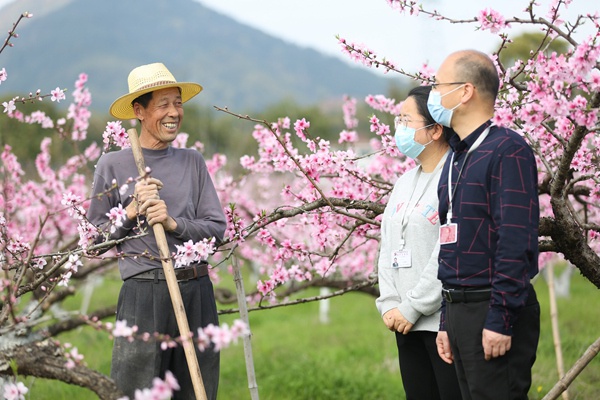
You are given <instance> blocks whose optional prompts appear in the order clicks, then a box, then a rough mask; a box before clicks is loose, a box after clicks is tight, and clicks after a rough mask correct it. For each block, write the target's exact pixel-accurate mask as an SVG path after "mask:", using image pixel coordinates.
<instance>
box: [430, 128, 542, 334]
mask: <svg viewBox="0 0 600 400" xmlns="http://www.w3.org/2000/svg"><path fill="white" fill-rule="evenodd" d="M490 125H491V122H490V121H488V122H486V123H485V124H483V125H482V126H480V127H479V128H477V129H476V130H475V131H474V132H473V133H471V134H470V135H469V136H467V137H466V138H465V140H462V141H461V140H460V138H459V137H458V135H454V136H453V137H452V138H451V139H450V146H451V147H452V150H453V151H454V160H453V165H450V163H451V157H448V159H447V161H446V164H445V165H444V169H443V171H442V174H441V177H440V182H439V187H438V196H439V199H440V202H439V214H440V223H441V224H442V225H443V224H445V223H446V214H447V212H448V168H449V167H451V168H453V170H452V187H453V189H454V188H455V192H454V196H453V204H452V213H453V218H452V221H451V222H454V223H457V225H458V240H457V242H456V243H453V244H445V245H442V246H441V247H440V254H439V262H440V264H439V270H438V278H439V279H440V280H441V281H442V283H443V284H444V285H447V286H452V287H465V288H490V287H491V289H492V297H491V300H490V309H489V311H488V316H487V320H486V323H485V328H486V329H489V330H492V331H494V332H498V333H502V334H505V335H511V334H512V326H513V323H514V322H515V317H516V314H517V313H518V311H519V309H520V308H522V307H523V306H524V305H525V302H526V301H527V296H528V289H529V285H530V279H531V278H533V277H534V276H535V275H536V274H537V273H538V225H539V204H538V185H537V167H536V161H535V157H534V155H533V151H532V150H531V148H530V147H529V145H528V144H527V143H526V142H525V140H524V139H523V138H522V137H521V136H520V135H519V134H517V133H516V132H514V131H512V130H510V129H508V128H503V127H498V126H491V128H490V132H489V134H488V136H487V137H486V138H485V140H484V141H483V142H482V143H481V145H480V146H479V147H478V148H477V149H476V150H474V151H473V152H471V154H469V156H468V157H466V155H467V151H468V150H469V148H470V147H471V146H472V145H473V143H474V142H475V141H476V140H477V138H478V137H479V136H480V135H481V134H482V133H483V131H484V130H485V129H486V128H487V127H488V126H490ZM465 157H466V163H467V164H466V165H465V166H464V168H462V175H461V177H460V179H459V178H458V174H459V171H460V170H461V167H462V165H463V163H464V162H465ZM457 179H458V185H457V184H456V182H457ZM444 311H445V304H442V319H441V323H440V329H441V330H445V320H444V315H445V313H444Z"/></svg>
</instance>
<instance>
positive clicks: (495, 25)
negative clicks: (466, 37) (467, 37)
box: [477, 8, 508, 33]
mask: <svg viewBox="0 0 600 400" xmlns="http://www.w3.org/2000/svg"><path fill="white" fill-rule="evenodd" d="M477 20H478V21H479V23H481V29H483V30H488V29H489V30H490V31H491V32H492V33H498V32H499V31H500V30H502V29H504V28H506V27H507V26H508V25H507V24H506V22H505V20H504V17H503V16H502V15H501V14H500V13H499V12H497V11H494V10H492V9H491V8H486V9H484V10H481V11H479V14H478V15H477Z"/></svg>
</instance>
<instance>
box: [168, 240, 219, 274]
mask: <svg viewBox="0 0 600 400" xmlns="http://www.w3.org/2000/svg"><path fill="white" fill-rule="evenodd" d="M214 245H215V238H211V239H202V241H200V242H197V243H194V242H193V241H192V240H188V241H187V242H185V243H184V244H183V245H181V246H178V245H175V247H176V248H177V253H176V254H174V255H173V259H174V260H175V268H179V267H185V266H188V265H190V264H192V263H195V262H200V261H204V260H206V259H207V258H208V257H209V256H210V255H212V254H213V253H214V251H215V247H214Z"/></svg>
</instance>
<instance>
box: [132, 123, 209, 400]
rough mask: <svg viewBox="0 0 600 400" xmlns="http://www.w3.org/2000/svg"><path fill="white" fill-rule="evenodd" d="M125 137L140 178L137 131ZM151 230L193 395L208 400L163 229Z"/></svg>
mask: <svg viewBox="0 0 600 400" xmlns="http://www.w3.org/2000/svg"><path fill="white" fill-rule="evenodd" d="M127 135H128V136H129V143H131V149H132V150H133V157H134V159H135V164H136V166H137V169H138V172H139V174H140V176H144V175H145V174H146V165H145V162H144V155H143V153H142V146H141V145H140V139H139V138H138V135H137V131H136V130H135V129H134V128H132V129H128V130H127ZM152 230H153V231H154V236H155V237H156V244H157V245H158V252H159V256H160V260H161V262H162V266H163V270H164V273H165V278H166V280H167V287H168V289H169V294H170V296H171V302H172V303H173V309H174V311H175V319H176V320H177V327H178V328H179V332H180V333H181V340H182V345H183V349H184V351H185V358H186V360H187V364H188V369H189V370H190V376H191V378H192V385H193V386H194V393H195V394H196V399H197V400H208V399H207V397H206V390H205V389H204V383H203V382H202V375H201V374H200V366H199V365H198V357H196V350H195V349H194V342H193V341H192V340H191V338H192V335H191V332H190V327H189V325H188V320H187V315H186V314H185V307H184V306H183V299H182V298H181V292H180V290H179V284H178V283H177V278H176V277H175V270H174V269H173V263H172V261H171V256H170V254H169V245H168V243H167V237H166V235H165V228H164V227H163V226H162V224H154V225H153V226H152Z"/></svg>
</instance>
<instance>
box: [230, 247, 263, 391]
mask: <svg viewBox="0 0 600 400" xmlns="http://www.w3.org/2000/svg"><path fill="white" fill-rule="evenodd" d="M232 264H233V276H234V278H233V280H234V281H235V289H236V293H237V300H238V306H239V308H240V317H241V318H242V321H244V323H245V324H246V326H247V327H248V330H249V329H250V319H249V318H248V307H247V304H246V292H245V290H244V280H243V279H242V274H241V272H240V266H239V264H238V259H237V257H236V256H235V255H234V256H233V260H232ZM251 335H252V334H248V335H244V356H245V358H246V375H247V376H248V389H250V398H251V399H252V400H258V384H257V383H256V374H255V372H254V359H253V356H252V343H251V342H250V338H251Z"/></svg>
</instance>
